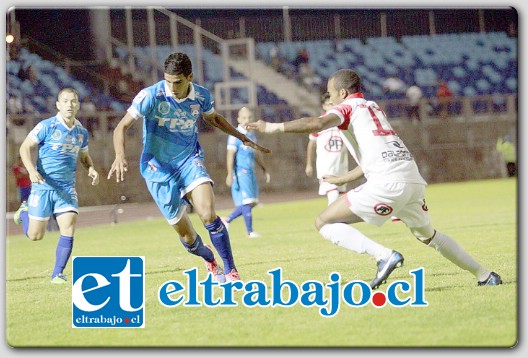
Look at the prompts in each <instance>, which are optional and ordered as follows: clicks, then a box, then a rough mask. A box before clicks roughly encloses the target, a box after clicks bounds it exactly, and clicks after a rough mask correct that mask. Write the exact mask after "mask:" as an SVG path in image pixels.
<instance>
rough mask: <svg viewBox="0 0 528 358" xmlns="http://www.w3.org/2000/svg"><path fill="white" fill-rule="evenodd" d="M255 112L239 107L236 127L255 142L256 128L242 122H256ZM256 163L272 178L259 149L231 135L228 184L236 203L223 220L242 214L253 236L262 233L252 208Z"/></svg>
mask: <svg viewBox="0 0 528 358" xmlns="http://www.w3.org/2000/svg"><path fill="white" fill-rule="evenodd" d="M254 120H255V119H254V116H253V112H251V110H249V109H248V108H246V107H243V108H242V109H240V111H238V118H237V121H238V124H239V126H238V127H237V130H238V131H239V132H241V133H242V134H245V135H246V136H247V137H248V138H249V139H251V140H252V141H253V142H256V141H257V136H256V134H255V132H254V131H249V132H248V131H247V130H246V129H244V128H243V126H244V125H245V124H247V123H251V122H253V121H254ZM255 163H257V164H258V165H259V167H260V168H261V169H262V170H263V171H264V175H265V176H266V183H269V182H270V174H269V173H268V171H267V170H266V167H265V166H264V160H263V158H262V154H261V153H260V152H256V151H255V150H254V149H253V148H251V147H248V146H246V145H244V143H242V141H241V140H240V139H238V138H236V137H234V136H232V135H230V136H229V137H228V138H227V177H226V185H227V186H228V187H230V188H231V195H232V196H233V202H234V203H235V209H234V210H233V212H232V213H231V214H230V215H229V216H227V217H225V218H223V219H222V220H223V221H224V224H225V225H226V226H229V223H230V222H231V221H233V220H235V219H236V218H238V217H239V216H241V215H242V217H243V218H244V223H245V224H246V230H247V233H248V237H249V238H250V239H254V238H258V237H260V234H259V233H257V232H256V231H253V214H252V210H253V207H255V205H257V204H258V193H259V188H258V182H257V175H256V173H255Z"/></svg>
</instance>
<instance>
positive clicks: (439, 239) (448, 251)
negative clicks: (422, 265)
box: [429, 231, 491, 281]
mask: <svg viewBox="0 0 528 358" xmlns="http://www.w3.org/2000/svg"><path fill="white" fill-rule="evenodd" d="M429 246H430V247H432V248H434V249H436V251H438V252H439V253H440V254H441V255H442V256H444V257H445V258H446V259H448V260H449V261H451V262H452V263H454V264H455V265H457V266H458V267H460V268H462V269H464V270H467V271H469V272H471V273H472V274H473V275H475V276H476V277H477V279H478V280H479V281H484V280H485V279H486V278H488V276H489V274H490V273H491V271H490V270H488V269H486V268H485V267H483V266H482V265H481V264H479V263H478V262H477V261H476V260H475V259H474V258H472V257H471V256H470V255H469V254H468V253H467V252H466V251H465V250H464V249H463V248H462V246H460V245H459V244H458V243H457V242H456V241H455V240H453V239H452V238H451V237H449V236H447V235H446V234H443V233H441V232H439V231H437V232H436V234H435V235H434V238H433V240H431V242H430V243H429Z"/></svg>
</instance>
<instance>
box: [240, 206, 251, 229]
mask: <svg viewBox="0 0 528 358" xmlns="http://www.w3.org/2000/svg"><path fill="white" fill-rule="evenodd" d="M251 210H253V207H252V206H251V205H244V206H243V211H242V214H243V215H244V222H245V223H246V230H247V232H248V234H249V233H250V232H253V214H251Z"/></svg>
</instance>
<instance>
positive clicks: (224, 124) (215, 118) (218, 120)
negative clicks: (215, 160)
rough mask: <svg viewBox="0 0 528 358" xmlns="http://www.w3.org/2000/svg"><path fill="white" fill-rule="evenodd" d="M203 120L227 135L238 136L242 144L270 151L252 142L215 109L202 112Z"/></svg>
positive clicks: (265, 151) (264, 151)
mask: <svg viewBox="0 0 528 358" xmlns="http://www.w3.org/2000/svg"><path fill="white" fill-rule="evenodd" d="M203 118H204V120H205V121H206V122H207V123H209V124H210V125H212V126H213V127H216V128H218V129H220V130H221V131H222V132H224V133H227V134H229V135H232V136H233V137H235V138H238V139H240V140H241V141H242V143H244V145H246V146H248V147H251V148H253V149H256V150H258V151H261V152H263V153H270V152H271V151H270V150H269V149H267V148H264V147H262V146H260V145H258V144H257V143H254V142H253V141H252V140H250V139H249V138H248V137H246V136H245V135H244V134H242V133H240V132H239V131H237V130H236V128H235V127H233V126H232V125H231V124H229V122H228V121H227V120H226V119H225V118H224V117H223V116H222V115H220V114H219V113H217V112H216V111H215V112H213V113H211V114H204V115H203Z"/></svg>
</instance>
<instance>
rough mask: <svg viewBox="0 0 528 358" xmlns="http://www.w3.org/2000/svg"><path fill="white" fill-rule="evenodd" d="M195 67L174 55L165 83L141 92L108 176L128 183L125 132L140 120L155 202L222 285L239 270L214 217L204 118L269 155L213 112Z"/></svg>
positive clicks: (119, 131)
mask: <svg viewBox="0 0 528 358" xmlns="http://www.w3.org/2000/svg"><path fill="white" fill-rule="evenodd" d="M192 80H193V73H192V63H191V60H190V59H189V57H188V56H187V55H186V54H184V53H178V52H176V53H172V54H170V55H169V56H168V57H167V58H166V60H165V63H164V79H163V80H162V81H159V82H157V83H155V84H154V85H152V86H150V87H147V88H145V89H143V90H142V91H140V92H139V93H138V94H137V95H136V97H135V98H134V100H133V101H132V105H131V106H130V107H129V108H128V110H127V113H126V114H125V116H124V117H123V118H122V119H121V121H120V122H119V123H118V125H117V126H116V128H115V130H114V138H113V139H114V150H115V155H116V156H115V160H114V162H113V164H112V167H111V168H110V171H109V173H108V179H110V177H111V176H112V174H113V173H115V174H116V181H117V182H121V181H123V180H124V175H125V172H126V171H127V170H128V163H127V161H126V158H125V132H126V130H127V129H128V128H129V127H130V126H132V124H134V122H135V121H136V120H139V119H143V151H142V153H141V158H140V163H139V167H140V171H141V175H142V176H143V178H144V179H145V182H146V184H147V187H148V189H149V191H150V193H151V195H152V198H153V199H154V201H155V202H156V204H157V205H158V207H159V209H160V211H161V212H162V213H163V215H164V216H165V218H166V219H167V222H168V223H169V225H171V226H172V227H173V228H174V229H175V230H176V232H177V233H178V235H179V236H180V241H181V243H182V244H183V246H184V247H185V248H186V249H187V251H188V252H189V253H191V254H193V255H197V256H200V257H202V258H203V259H204V260H205V263H206V267H207V270H208V271H209V272H210V273H211V274H212V275H213V277H214V279H215V280H217V281H219V282H224V281H225V280H226V279H227V280H229V281H238V280H240V275H239V273H238V270H237V268H236V266H235V262H234V258H233V253H232V250H231V243H230V239H229V234H228V232H227V229H226V228H225V226H224V225H223V223H222V220H221V219H220V217H218V215H216V211H215V205H214V193H213V186H212V180H211V178H210V177H209V174H208V173H207V170H206V168H205V166H204V154H203V151H202V148H201V147H200V144H199V143H198V125H197V121H198V119H199V118H200V117H203V119H204V120H205V121H206V122H207V123H209V124H211V125H212V126H214V127H217V128H219V129H221V130H222V131H224V132H225V133H227V134H229V135H233V136H235V137H236V138H238V139H240V140H241V141H242V142H243V143H244V145H246V146H249V147H252V148H254V149H257V150H262V151H264V152H269V151H268V150H267V149H265V148H262V147H260V146H259V145H257V144H255V143H253V142H252V141H251V140H250V139H248V138H247V137H246V136H245V135H244V134H242V133H240V132H239V131H237V130H236V129H235V128H234V127H233V126H231V125H230V124H229V122H227V120H226V119H225V118H224V117H222V116H221V115H220V114H218V113H217V112H216V111H215V108H214V100H213V98H212V96H211V93H210V92H209V90H207V89H206V88H204V87H202V86H199V85H197V84H195V83H193V82H192ZM189 204H191V205H192V206H193V208H194V211H195V212H196V213H197V214H198V217H199V218H200V220H201V221H202V223H203V224H204V226H205V228H206V229H207V231H208V232H209V236H210V238H211V241H212V243H213V245H214V247H215V248H216V250H217V252H218V254H219V255H220V257H221V258H222V261H223V263H224V268H223V270H222V268H221V267H220V265H219V264H218V263H217V261H216V259H215V257H214V254H213V251H212V250H211V248H210V247H209V246H208V245H205V244H204V243H203V242H202V239H201V237H200V236H199V235H198V234H197V233H196V231H195V230H194V227H193V225H192V223H191V220H190V219H189V216H188V215H187V212H186V208H187V206H188V205H189Z"/></svg>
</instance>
